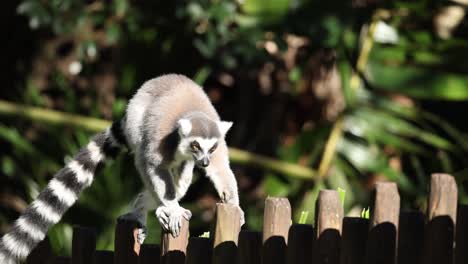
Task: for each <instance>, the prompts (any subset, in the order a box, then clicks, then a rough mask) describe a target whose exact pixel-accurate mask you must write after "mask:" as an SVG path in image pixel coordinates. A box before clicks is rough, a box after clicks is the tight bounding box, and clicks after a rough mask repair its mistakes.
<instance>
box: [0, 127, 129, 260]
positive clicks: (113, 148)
mask: <svg viewBox="0 0 468 264" xmlns="http://www.w3.org/2000/svg"><path fill="white" fill-rule="evenodd" d="M123 145H125V138H124V136H123V132H122V126H121V123H120V122H114V123H113V124H112V127H110V128H108V129H107V130H106V131H104V132H101V133H99V134H97V135H95V136H94V137H93V138H92V140H91V141H90V142H89V143H88V145H87V146H86V147H84V148H82V149H80V151H79V152H78V154H76V155H75V157H74V158H73V160H71V161H70V162H69V163H68V164H67V165H66V166H65V167H64V168H62V169H61V170H60V171H59V172H57V174H55V176H54V178H53V179H52V180H51V181H50V182H49V184H48V185H47V187H46V188H45V189H44V190H43V191H42V192H41V193H40V194H39V196H38V197H37V199H36V200H35V201H34V202H32V203H31V204H30V205H29V206H28V208H27V209H26V210H25V212H24V213H23V214H22V215H21V216H20V217H19V218H18V220H16V222H15V223H14V224H13V227H12V228H11V230H10V231H9V232H8V233H6V234H5V235H4V236H3V237H2V238H1V239H0V263H1V264H15V263H17V262H18V261H20V260H24V259H25V258H26V257H27V256H28V255H29V253H30V252H31V250H33V249H34V247H36V245H37V244H38V243H39V242H41V241H42V240H43V239H44V238H45V236H46V234H47V230H48V229H49V228H50V227H51V226H53V225H54V224H56V223H57V222H59V221H60V219H61V218H62V216H63V214H64V213H65V212H66V211H67V210H68V208H70V207H71V206H72V205H73V204H74V203H75V201H76V200H77V199H78V197H79V195H80V193H81V192H82V191H83V190H84V189H85V188H86V187H89V186H90V185H91V183H92V182H93V178H94V174H95V172H96V169H98V167H99V165H100V164H101V163H102V162H103V161H104V160H105V158H106V157H113V156H115V155H116V154H117V152H118V151H119V150H120V147H121V146H123Z"/></svg>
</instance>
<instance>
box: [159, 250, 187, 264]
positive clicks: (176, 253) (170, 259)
mask: <svg viewBox="0 0 468 264" xmlns="http://www.w3.org/2000/svg"><path fill="white" fill-rule="evenodd" d="M161 263H163V264H184V263H185V252H183V251H180V250H172V251H169V252H167V253H166V254H164V255H162V256H161Z"/></svg>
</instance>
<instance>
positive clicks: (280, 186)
mask: <svg viewBox="0 0 468 264" xmlns="http://www.w3.org/2000/svg"><path fill="white" fill-rule="evenodd" d="M263 188H264V190H265V193H266V194H267V195H269V196H277V197H286V196H288V193H289V186H288V184H287V183H286V182H283V181H281V180H280V179H279V178H278V177H277V176H275V175H268V176H267V177H266V178H265V180H264V181H263Z"/></svg>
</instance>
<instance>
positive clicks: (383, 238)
mask: <svg viewBox="0 0 468 264" xmlns="http://www.w3.org/2000/svg"><path fill="white" fill-rule="evenodd" d="M371 212H372V214H371V220H370V225H369V227H370V231H369V236H368V240H367V250H366V263H368V264H374V263H375V264H394V263H395V261H396V248H397V234H398V224H399V219H398V218H399V214H400V195H399V194H398V189H397V185H396V184H395V183H393V182H378V183H376V185H375V190H374V192H373V206H372V208H371Z"/></svg>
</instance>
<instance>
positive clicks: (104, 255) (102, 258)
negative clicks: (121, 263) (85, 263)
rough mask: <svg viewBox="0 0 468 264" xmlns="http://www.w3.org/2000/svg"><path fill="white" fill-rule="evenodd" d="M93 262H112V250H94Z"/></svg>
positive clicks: (111, 263)
mask: <svg viewBox="0 0 468 264" xmlns="http://www.w3.org/2000/svg"><path fill="white" fill-rule="evenodd" d="M92 263H94V264H113V263H114V252H112V251H109V250H96V252H94V262H92Z"/></svg>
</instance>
